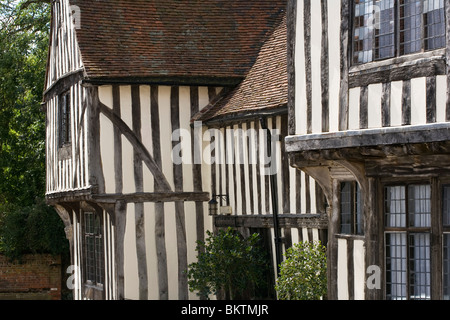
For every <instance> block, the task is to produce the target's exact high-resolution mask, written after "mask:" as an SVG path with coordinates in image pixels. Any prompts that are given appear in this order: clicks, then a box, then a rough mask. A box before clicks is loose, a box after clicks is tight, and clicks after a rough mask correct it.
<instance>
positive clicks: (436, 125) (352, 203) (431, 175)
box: [286, 0, 450, 300]
mask: <svg viewBox="0 0 450 320" xmlns="http://www.w3.org/2000/svg"><path fill="white" fill-rule="evenodd" d="M449 10H450V2H449V1H446V0H442V1H427V0H412V1H402V0H381V1H372V0H351V1H349V0H342V1H335V0H329V1H328V0H321V1H314V0H302V1H289V9H288V38H289V40H288V48H289V53H288V65H289V83H290V85H289V136H288V137H287V139H286V151H287V152H288V154H289V158H290V161H291V165H293V166H294V167H296V168H299V169H301V170H303V171H304V172H307V173H308V174H310V175H311V176H312V177H314V178H315V179H316V181H317V182H318V183H319V184H320V185H321V187H322V189H323V191H324V194H325V195H326V198H327V202H328V204H329V207H328V209H327V210H328V212H327V213H328V222H329V224H328V234H329V239H328V240H329V241H328V262H329V287H328V296H329V298H330V299H393V300H399V299H401V300H403V299H449V293H450V292H449V288H450V282H449V279H450V277H449V271H450V269H449V252H450V251H449V245H450V243H449V240H450V235H449V231H450V229H449V227H450V224H449V221H450V220H449V211H448V208H449V207H448V201H449V199H450V198H449V192H448V190H449V184H448V183H449V181H450V180H449V178H450V172H449V163H450V154H449V152H450V149H449V138H450V131H449V129H450V126H449V123H448V121H449V119H450V113H449V101H450V100H449V92H450V91H449V89H448V86H449V81H448V80H449V78H448V76H449V69H448V66H449V54H450V51H449V43H450V41H449V36H450V32H449V30H450V29H449V28H450V20H449V12H450V11H449ZM338 13H340V14H338Z"/></svg>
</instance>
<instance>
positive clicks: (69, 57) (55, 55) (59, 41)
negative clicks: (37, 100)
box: [46, 0, 83, 88]
mask: <svg viewBox="0 0 450 320" xmlns="http://www.w3.org/2000/svg"><path fill="white" fill-rule="evenodd" d="M52 13H53V14H52V22H51V23H52V28H51V34H50V47H49V62H48V67H47V79H46V88H49V87H51V86H52V84H54V83H55V82H56V81H57V80H59V79H60V78H61V77H63V76H65V75H68V74H69V73H71V72H75V71H79V70H81V68H82V67H83V62H82V60H81V55H80V51H79V48H78V44H77V41H76V34H75V30H76V28H78V27H81V13H80V12H79V11H78V8H77V7H76V6H70V4H69V0H58V1H53V4H52Z"/></svg>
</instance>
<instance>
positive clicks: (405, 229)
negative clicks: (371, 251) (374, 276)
mask: <svg viewBox="0 0 450 320" xmlns="http://www.w3.org/2000/svg"><path fill="white" fill-rule="evenodd" d="M414 185H416V186H418V185H428V186H429V187H430V198H429V202H430V223H429V225H428V226H419V227H418V226H411V223H410V208H409V207H410V200H411V198H410V197H409V193H410V191H409V189H410V187H411V186H414ZM389 187H404V191H405V192H404V199H402V201H403V202H404V211H405V212H404V213H405V223H404V226H388V224H387V216H388V214H387V212H386V204H387V196H386V190H387V188H389ZM382 190H383V210H382V212H383V227H384V230H383V235H384V236H383V240H384V246H383V250H384V268H385V279H386V281H385V295H386V299H387V298H388V286H389V285H392V284H393V283H392V282H389V283H388V273H389V272H391V269H389V270H388V246H391V245H390V244H388V241H387V236H388V235H392V234H396V235H402V234H404V235H405V245H404V247H405V256H404V260H405V264H406V266H405V271H404V272H405V281H406V282H405V283H404V286H405V291H406V292H405V295H406V296H405V297H404V298H403V299H401V300H429V299H431V298H432V295H433V294H432V292H433V288H432V286H433V277H434V275H433V273H432V265H433V263H435V262H434V260H433V255H432V250H433V249H432V248H433V243H432V242H431V238H432V235H433V232H432V219H433V210H436V208H433V184H432V182H431V181H428V180H426V181H411V182H398V183H390V184H385V185H383V187H382ZM418 234H421V235H428V240H429V246H428V252H429V257H428V258H429V272H426V273H425V274H427V275H428V276H429V279H430V280H429V297H427V298H425V299H413V298H412V296H413V294H412V288H413V287H414V286H415V285H416V284H415V283H412V278H413V274H414V272H413V269H412V267H411V262H414V263H416V262H417V261H418V260H417V259H415V258H411V248H415V246H412V245H411V242H412V241H411V237H412V236H414V235H418ZM402 258H403V257H402ZM395 259H398V257H395ZM394 271H398V270H394ZM400 272H401V270H400ZM397 285H401V283H398V284H397ZM392 291H393V290H392V287H391V292H392Z"/></svg>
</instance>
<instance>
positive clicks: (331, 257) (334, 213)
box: [327, 179, 339, 300]
mask: <svg viewBox="0 0 450 320" xmlns="http://www.w3.org/2000/svg"><path fill="white" fill-rule="evenodd" d="M329 209H330V208H329ZM330 214H331V216H329V218H328V259H327V261H328V264H327V270H328V299H329V300H337V297H338V296H337V274H338V273H337V263H338V261H337V250H338V246H337V239H336V237H335V235H336V234H337V233H338V232H339V181H338V180H336V179H333V200H332V205H331V212H330Z"/></svg>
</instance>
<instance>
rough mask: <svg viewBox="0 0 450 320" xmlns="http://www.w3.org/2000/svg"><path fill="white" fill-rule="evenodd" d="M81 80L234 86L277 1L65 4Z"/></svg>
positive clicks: (281, 2)
mask: <svg viewBox="0 0 450 320" xmlns="http://www.w3.org/2000/svg"><path fill="white" fill-rule="evenodd" d="M70 4H71V5H76V6H78V7H79V8H80V15H81V28H80V29H78V30H77V31H76V32H77V40H78V43H79V46H80V51H81V55H82V59H83V63H84V66H85V71H86V73H87V76H88V78H91V79H119V78H148V77H197V78H198V77H210V78H242V77H243V76H245V74H246V73H247V72H248V70H249V68H250V67H251V66H252V65H253V64H254V62H255V58H256V56H257V53H258V52H259V49H260V48H261V45H262V43H263V41H264V39H265V38H266V37H267V35H268V34H269V32H270V31H271V30H272V29H273V27H274V24H275V23H277V22H278V21H279V17H280V15H281V14H282V13H283V12H284V10H285V6H286V1H285V0H252V1H250V0H128V1H127V0H70Z"/></svg>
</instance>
